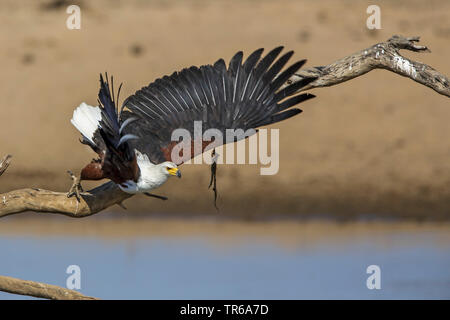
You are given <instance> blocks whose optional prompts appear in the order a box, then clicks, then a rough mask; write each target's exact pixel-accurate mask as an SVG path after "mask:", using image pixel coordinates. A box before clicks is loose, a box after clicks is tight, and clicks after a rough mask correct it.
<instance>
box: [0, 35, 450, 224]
mask: <svg viewBox="0 0 450 320" xmlns="http://www.w3.org/2000/svg"><path fill="white" fill-rule="evenodd" d="M418 41H419V38H418V37H412V38H405V37H402V36H393V37H392V38H390V39H389V40H388V41H386V42H382V43H378V44H375V45H374V46H372V47H370V48H368V49H365V50H362V51H359V52H357V53H355V54H352V55H350V56H347V57H345V58H343V59H340V60H338V61H336V62H334V63H332V64H330V65H328V66H323V67H314V68H310V69H305V70H303V71H301V72H299V73H298V74H296V75H295V76H293V77H292V78H291V79H289V80H288V83H293V82H297V81H300V80H301V79H303V78H305V77H312V76H313V77H317V80H315V81H314V82H311V83H310V84H309V85H308V86H306V87H305V88H303V89H302V91H303V90H308V89H311V88H319V87H327V86H332V85H335V84H338V83H341V82H345V81H348V80H350V79H353V78H355V77H358V76H361V75H363V74H365V73H367V72H369V71H371V70H373V69H380V68H381V69H386V70H390V71H392V72H395V73H397V74H400V75H402V76H405V77H408V78H411V79H412V80H414V81H416V82H419V83H421V84H423V85H425V86H428V87H430V88H432V89H433V90H435V91H436V92H438V93H440V94H442V95H445V96H447V97H450V84H449V79H448V78H447V77H446V76H444V75H443V74H441V73H439V72H438V71H436V70H435V69H433V68H432V67H430V66H428V65H426V64H423V63H420V62H416V61H412V60H409V59H407V58H404V57H402V56H401V55H400V54H399V50H400V49H405V50H411V51H416V52H422V51H429V50H428V48H427V47H425V46H419V45H418V44H417V42H418ZM9 159H10V158H8V157H6V158H4V160H2V162H1V163H0V168H3V169H0V172H1V173H2V172H4V170H6V168H7V166H8V164H9ZM129 197H131V195H129V194H126V193H124V192H122V191H121V190H120V189H119V188H118V187H117V186H116V185H115V184H114V183H112V182H108V183H105V184H103V185H101V186H99V187H97V188H95V189H92V190H90V191H88V192H85V193H82V194H81V198H82V199H81V201H80V202H78V201H77V200H76V199H75V198H67V196H66V193H61V192H53V191H48V190H43V189H35V188H26V189H20V190H15V191H10V192H7V193H4V194H0V218H1V217H4V216H7V215H11V214H15V213H21V212H24V211H35V212H50V213H58V214H63V215H66V216H69V217H74V218H81V217H86V216H90V215H93V214H95V213H97V212H100V211H102V210H103V209H106V208H108V207H110V206H112V205H114V204H119V205H121V204H122V201H124V200H126V199H128V198H129Z"/></svg>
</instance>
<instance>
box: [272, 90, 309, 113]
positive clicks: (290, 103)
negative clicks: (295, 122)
mask: <svg viewBox="0 0 450 320" xmlns="http://www.w3.org/2000/svg"><path fill="white" fill-rule="evenodd" d="M315 97H316V96H315V95H313V94H311V93H304V94H299V95H296V96H294V97H292V98H289V99H287V100H285V101H283V102H282V103H280V104H278V109H277V111H278V112H279V111H283V110H286V109H288V108H290V107H293V106H295V105H297V104H299V103H301V102H305V101H307V100H309V99H312V98H315Z"/></svg>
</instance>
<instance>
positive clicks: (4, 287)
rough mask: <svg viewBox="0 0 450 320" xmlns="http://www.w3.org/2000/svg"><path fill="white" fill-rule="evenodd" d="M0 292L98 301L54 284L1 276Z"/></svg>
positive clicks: (57, 298)
mask: <svg viewBox="0 0 450 320" xmlns="http://www.w3.org/2000/svg"><path fill="white" fill-rule="evenodd" d="M0 291H4V292H8V293H13V294H20V295H23V296H31V297H36V298H44V299H52V300H98V299H97V298H93V297H88V296H85V295H83V294H81V293H79V292H78V291H75V290H69V289H65V288H62V287H58V286H55V285H52V284H46V283H41V282H35V281H28V280H21V279H17V278H11V277H5V276H0Z"/></svg>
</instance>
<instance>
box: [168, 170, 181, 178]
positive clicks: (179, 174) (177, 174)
mask: <svg viewBox="0 0 450 320" xmlns="http://www.w3.org/2000/svg"><path fill="white" fill-rule="evenodd" d="M167 171H168V172H169V174H170V175H171V176H177V177H178V178H181V172H180V170H179V169H178V168H169V169H167Z"/></svg>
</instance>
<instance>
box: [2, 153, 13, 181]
mask: <svg viewBox="0 0 450 320" xmlns="http://www.w3.org/2000/svg"><path fill="white" fill-rule="evenodd" d="M11 158H12V155H10V154H7V155H6V156H4V157H3V159H2V160H0V176H1V175H2V174H3V173H4V172H5V171H6V169H8V167H9V164H10V163H11Z"/></svg>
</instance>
